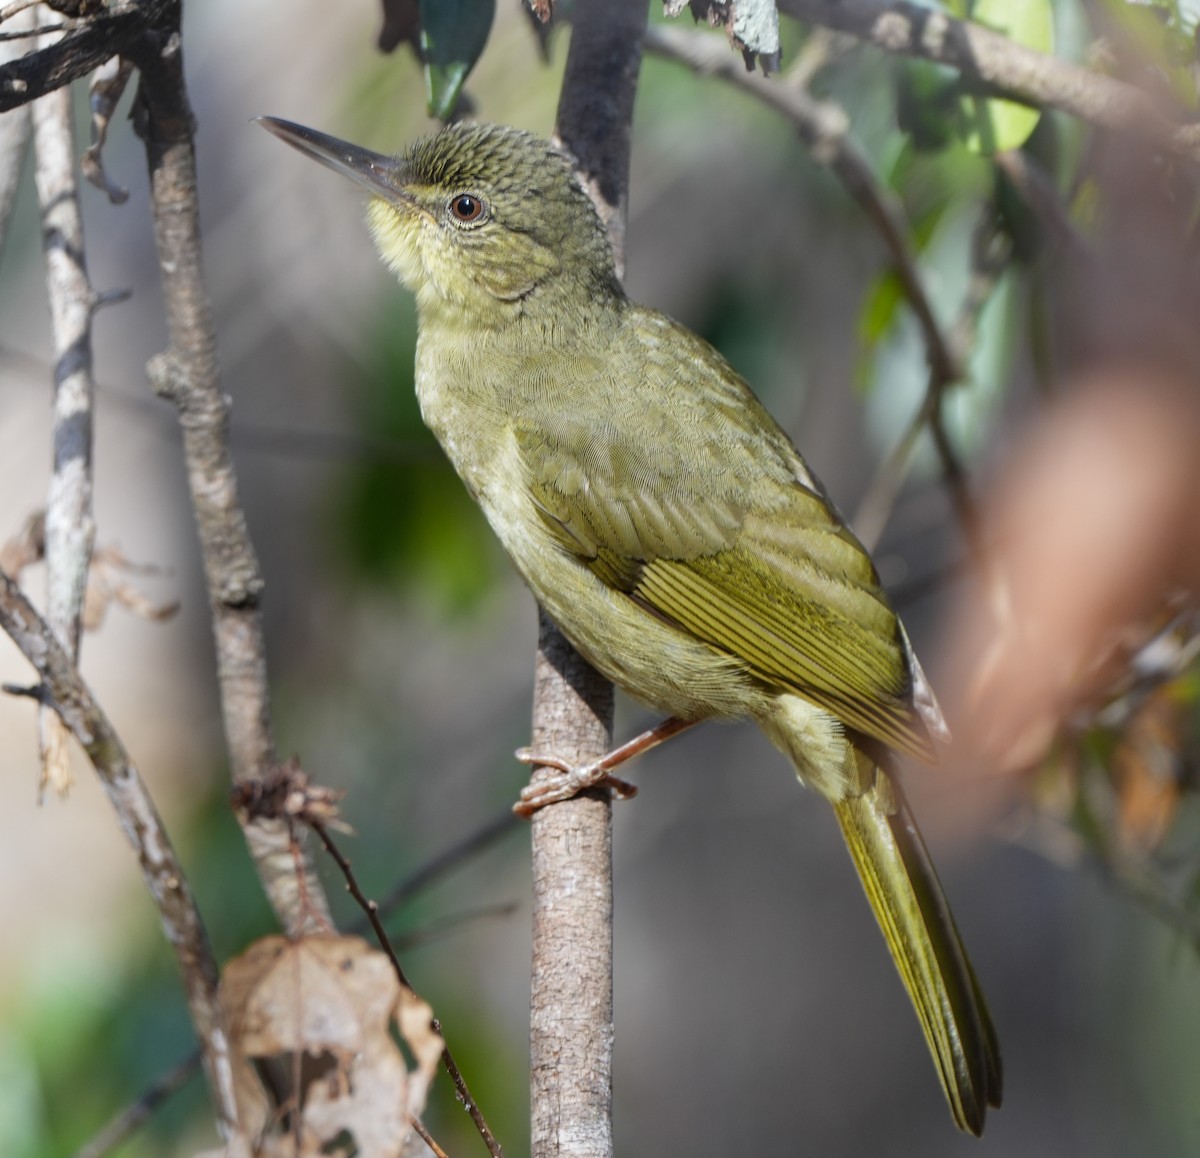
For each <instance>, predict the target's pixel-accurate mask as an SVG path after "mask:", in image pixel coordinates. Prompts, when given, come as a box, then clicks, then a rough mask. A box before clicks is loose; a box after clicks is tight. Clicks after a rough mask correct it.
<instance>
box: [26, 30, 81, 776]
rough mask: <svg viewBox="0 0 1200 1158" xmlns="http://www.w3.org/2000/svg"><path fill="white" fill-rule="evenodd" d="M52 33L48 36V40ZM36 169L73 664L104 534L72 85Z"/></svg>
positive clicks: (60, 606)
mask: <svg viewBox="0 0 1200 1158" xmlns="http://www.w3.org/2000/svg"><path fill="white" fill-rule="evenodd" d="M44 39H45V38H44V37H43V41H44ZM32 112H33V150H34V157H35V160H36V164H35V167H34V176H35V180H36V184H37V193H38V203H39V205H40V206H41V213H42V250H43V253H44V255H45V260H46V296H47V298H48V299H49V302H50V320H51V330H52V334H53V339H54V435H53V438H54V447H53V460H54V470H53V473H52V475H51V477H50V490H49V494H48V495H47V498H46V585H47V610H46V618H47V620H48V621H49V623H50V626H51V628H52V629H53V631H54V633H55V634H56V635H57V636H58V639H59V641H60V642H61V643H62V645H63V646H64V647H65V648H66V649H67V654H68V655H69V656H70V657H71V660H72V662H73V663H77V662H78V660H79V640H80V618H81V615H82V613H83V595H84V589H85V588H86V586H87V576H88V565H89V564H90V562H91V558H92V546H93V543H94V541H95V538H96V523H95V519H94V518H93V516H92V400H93V396H94V394H95V383H94V382H93V379H92V312H93V310H94V309H95V302H96V296H95V294H94V293H93V291H92V286H91V283H90V282H89V281H88V275H87V261H86V257H85V249H84V242H83V216H82V214H81V212H80V209H79V186H78V183H77V182H76V179H75V153H76V149H75V133H74V130H73V128H72V123H71V89H70V87H65V88H60V89H58V90H56V91H55V92H52V93H49V94H48V95H46V96H44V97H42V98H41V99H39V100H37V101H35V102H34V103H33V110H32ZM38 736H39V741H38V748H39V754H40V757H41V778H40V781H39V796H40V795H41V794H42V793H43V792H44V791H45V789H46V787H47V785H49V786H50V787H52V788H54V789H55V790H56V791H57V792H58V793H59V794H60V795H64V794H65V793H66V792H67V790H68V789H69V788H70V786H71V771H70V763H69V753H68V748H67V733H66V729H65V728H64V726H63V723H62V721H61V720H60V719H59V717H58V716H57V714H55V713H54V712H53V711H47V710H45V709H43V710H42V711H40V712H39V713H38Z"/></svg>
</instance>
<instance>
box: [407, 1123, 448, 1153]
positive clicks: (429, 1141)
mask: <svg viewBox="0 0 1200 1158" xmlns="http://www.w3.org/2000/svg"><path fill="white" fill-rule="evenodd" d="M408 1122H409V1125H410V1126H412V1128H413V1132H414V1133H415V1134H416V1135H417V1137H418V1138H420V1139H421V1141H422V1142H424V1143H425V1145H426V1146H428V1147H429V1149H430V1150H432V1151H433V1158H448V1155H447V1154H446V1151H445V1150H443V1149H442V1148H441V1147H440V1146H439V1145H438V1144H437V1143H436V1142H435V1141H434V1140H433V1135H432V1134H431V1133H430V1132H429V1131H428V1130H427V1129H425V1123H424V1122H422V1121H421V1119H420V1118H409V1119H408Z"/></svg>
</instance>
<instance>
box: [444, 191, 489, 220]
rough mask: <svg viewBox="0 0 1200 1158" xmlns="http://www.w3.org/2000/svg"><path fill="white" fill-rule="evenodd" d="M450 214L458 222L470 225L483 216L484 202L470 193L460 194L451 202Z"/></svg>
mask: <svg viewBox="0 0 1200 1158" xmlns="http://www.w3.org/2000/svg"><path fill="white" fill-rule="evenodd" d="M450 212H451V213H453V214H454V216H455V218H456V219H457V220H458V221H462V222H465V223H466V224H470V223H471V222H473V221H478V220H479V219H480V218H481V217H482V216H483V202H482V201H481V200H480V199H479V198H478V197H474V196H472V195H471V194H470V193H460V194H459V195H458V196H457V197H455V198H454V200H453V201H451V202H450Z"/></svg>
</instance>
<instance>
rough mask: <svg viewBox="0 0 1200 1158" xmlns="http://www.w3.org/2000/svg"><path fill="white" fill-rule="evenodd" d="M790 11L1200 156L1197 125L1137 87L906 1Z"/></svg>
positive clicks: (825, 3) (812, 3)
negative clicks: (1165, 108) (1156, 102)
mask: <svg viewBox="0 0 1200 1158" xmlns="http://www.w3.org/2000/svg"><path fill="white" fill-rule="evenodd" d="M779 6H780V8H781V9H782V10H783V11H785V12H787V13H788V14H789V15H792V16H795V17H797V18H798V19H800V20H805V21H808V22H810V23H812V24H819V25H822V26H823V27H825V28H832V29H836V30H837V31H839V32H848V33H850V34H851V35H853V36H856V37H858V38H859V39H860V40H863V41H866V42H867V43H869V44H873V45H874V46H875V47H876V48H881V49H883V50H884V51H885V52H890V53H895V54H896V55H899V56H915V57H919V58H921V59H923V60H932V61H936V62H937V63H938V64H945V65H949V66H950V67H951V68H956V69H958V70H959V72H961V73H962V74H963V76H964V77H966V78H967V79H968V80H971V81H975V82H977V83H978V84H980V85H981V86H983V87H985V88H988V89H994V90H996V91H997V92H998V93H1002V94H1003V95H1005V96H1008V97H1011V98H1013V99H1015V100H1018V101H1021V102H1023V103H1025V104H1028V105H1033V106H1035V107H1039V108H1040V107H1049V108H1056V109H1061V110H1062V111H1063V112H1066V113H1070V114H1072V115H1073V116H1076V117H1078V118H1079V119H1080V120H1083V121H1087V122H1088V123H1090V124H1093V125H1097V126H1098V127H1100V128H1105V129H1114V130H1118V131H1122V132H1132V133H1135V134H1138V135H1141V136H1143V137H1146V138H1148V139H1149V140H1151V141H1153V142H1154V143H1155V144H1156V145H1158V146H1159V147H1160V148H1163V149H1167V150H1169V151H1170V152H1173V153H1178V154H1179V155H1180V156H1184V157H1191V158H1192V159H1197V158H1200V124H1197V123H1195V122H1188V121H1186V120H1184V115H1183V114H1182V112H1180V114H1179V118H1178V119H1176V118H1175V117H1174V116H1172V115H1168V114H1167V113H1166V112H1164V111H1163V110H1162V109H1161V108H1160V107H1159V106H1158V105H1156V104H1155V102H1154V101H1153V100H1152V99H1151V98H1150V97H1149V96H1148V95H1147V94H1146V93H1144V92H1142V90H1141V89H1138V88H1135V87H1134V86H1133V85H1130V84H1125V83H1123V82H1122V81H1119V80H1114V79H1112V78H1111V77H1107V76H1102V75H1101V74H1099V73H1096V72H1092V71H1091V70H1090V69H1087V68H1081V67H1080V66H1079V65H1077V64H1071V63H1070V62H1069V61H1065V60H1060V59H1058V58H1057V57H1054V56H1049V55H1047V54H1045V53H1042V52H1036V51H1035V50H1034V49H1032V48H1025V47H1024V46H1023V45H1020V44H1016V43H1014V42H1013V41H1011V40H1009V39H1008V38H1007V37H1006V36H1002V35H1001V34H1000V33H998V32H993V31H992V30H991V29H988V28H984V27H983V26H982V25H980V24H972V23H971V22H970V21H967V20H955V19H954V18H953V17H951V16H948V15H946V13H945V12H942V11H939V10H937V9H934V8H927V7H924V6H922V5H918V4H913V3H907V2H906V0H894V2H891V3H888V2H886V0H780V5H779Z"/></svg>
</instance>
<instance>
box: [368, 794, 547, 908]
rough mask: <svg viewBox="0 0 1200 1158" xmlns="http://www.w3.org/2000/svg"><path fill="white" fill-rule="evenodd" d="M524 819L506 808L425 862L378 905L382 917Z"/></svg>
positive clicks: (521, 823) (521, 822)
mask: <svg viewBox="0 0 1200 1158" xmlns="http://www.w3.org/2000/svg"><path fill="white" fill-rule="evenodd" d="M523 823H524V822H523V821H522V819H521V818H520V817H519V816H517V815H516V814H515V813H514V812H513V810H512V809H511V808H506V809H505V810H504V811H503V812H502V813H500V815H499V816H496V817H494V818H493V819H491V820H489V821H487V822H486V823H484V824H483V825H481V826H480V827H479V828H477V829H476V830H475V831H474V832H472V833H470V834H469V835H467V836H465V837H464V838H463V839H462V840H461V841H459V842H458V843H457V844H454V845H451V846H450V848H448V849H446V851H445V852H442V853H439V854H438V855H437V856H435V857H434V858H433V859H432V860H430V861H426V863H425V864H423V865H421V867H420V868H418V869H417V870H416V871H415V872H414V873H412V875H411V876H408V877H406V878H405V879H404V880H402V881H401V882H400V883H399V884H398V885H396V887H395V888H393V889H392V891H391V892H390V893H388V895H387V896H386V897H384V898H383V900H382V901H380V902H379V914H380V916H381V917H384V918H386V917H388V916H390V915H391V914H392V913H394V912H395V911H396V910H397V909H398V908H399V907H400V906H401V905H403V904H405V903H406V902H407V901H408V900H410V899H411V898H412V897H413V896H414V895H415V894H416V893H419V892H420V891H421V890H422V889H425V888H428V887H429V886H430V885H431V884H432V883H433V882H434V881H435V880H437V879H438V878H439V877H443V876H445V875H446V874H447V873H448V872H450V871H451V870H453V869H456V868H457V867H458V866H459V865H460V864H462V863H463V862H464V861H467V860H469V859H470V858H471V857H472V856H474V855H475V853H477V852H481V851H482V850H483V849H485V848H487V847H488V846H489V845H491V844H494V843H495V842H496V841H497V840H499V839H500V837H502V836H504V835H505V833H508V832H511V831H512V830H513V829H515V828H517V827H519V826H521V825H523Z"/></svg>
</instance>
